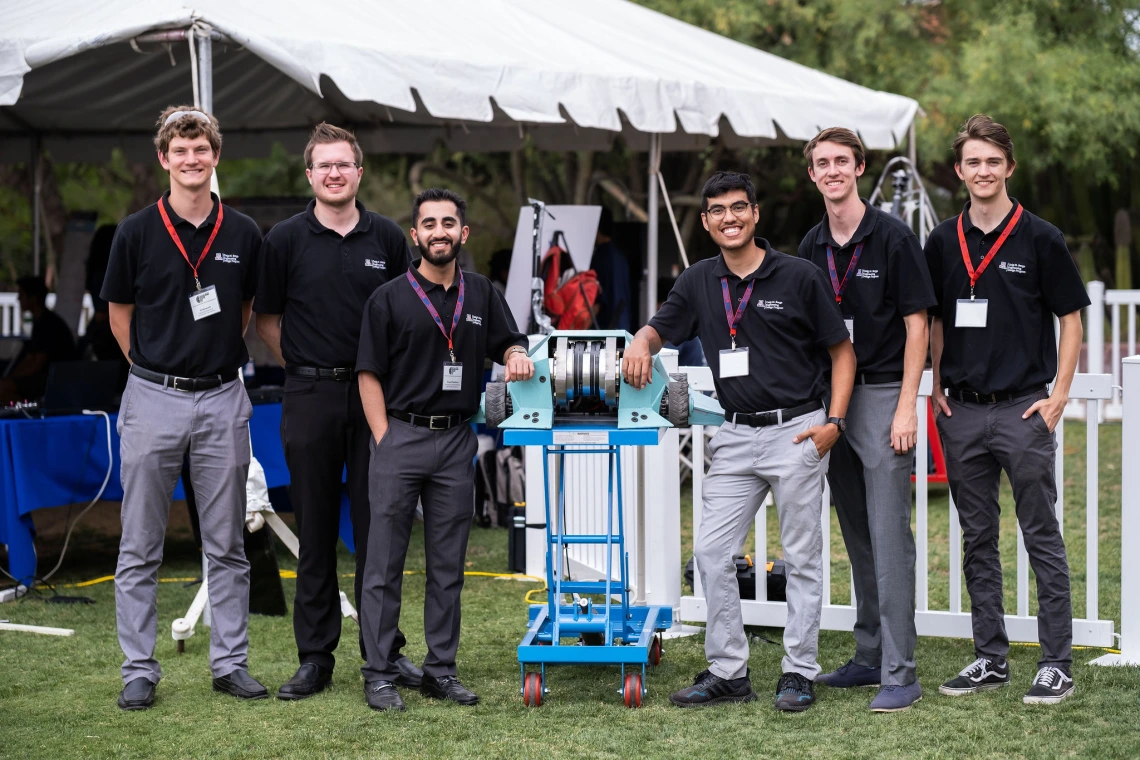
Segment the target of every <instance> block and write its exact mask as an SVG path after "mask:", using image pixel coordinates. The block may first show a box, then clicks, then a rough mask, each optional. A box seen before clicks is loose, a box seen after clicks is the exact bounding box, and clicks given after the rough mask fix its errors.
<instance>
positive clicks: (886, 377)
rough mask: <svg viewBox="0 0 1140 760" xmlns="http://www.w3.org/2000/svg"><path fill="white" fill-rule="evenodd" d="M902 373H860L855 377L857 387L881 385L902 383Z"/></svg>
mask: <svg viewBox="0 0 1140 760" xmlns="http://www.w3.org/2000/svg"><path fill="white" fill-rule="evenodd" d="M902 379H903V373H901V372H860V373H859V374H857V375H855V384H856V385H879V384H880V383H901V382H902Z"/></svg>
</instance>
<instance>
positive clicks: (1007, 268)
mask: <svg viewBox="0 0 1140 760" xmlns="http://www.w3.org/2000/svg"><path fill="white" fill-rule="evenodd" d="M998 269H1000V270H1002V271H1003V272H1009V273H1010V274H1025V265H1024V264H1011V263H1010V262H1008V261H1003V262H1001V263H1000V264H998Z"/></svg>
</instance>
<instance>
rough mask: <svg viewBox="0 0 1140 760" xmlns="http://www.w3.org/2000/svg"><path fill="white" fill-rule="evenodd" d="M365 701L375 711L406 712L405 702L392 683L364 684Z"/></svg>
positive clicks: (371, 682) (376, 682) (372, 682)
mask: <svg viewBox="0 0 1140 760" xmlns="http://www.w3.org/2000/svg"><path fill="white" fill-rule="evenodd" d="M364 701H365V702H367V703H368V706H369V707H371V708H372V709H373V710H379V711H381V712H384V711H386V710H387V711H392V712H403V711H404V700H403V699H402V698H401V697H400V692H398V691H396V687H395V686H394V685H393V684H392V682H391V681H367V682H366V683H365V684H364Z"/></svg>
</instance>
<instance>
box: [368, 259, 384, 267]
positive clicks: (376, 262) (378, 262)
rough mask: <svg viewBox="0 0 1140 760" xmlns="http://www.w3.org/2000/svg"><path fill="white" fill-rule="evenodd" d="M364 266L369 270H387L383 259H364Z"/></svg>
mask: <svg viewBox="0 0 1140 760" xmlns="http://www.w3.org/2000/svg"><path fill="white" fill-rule="evenodd" d="M364 266H366V267H368V268H369V269H387V268H388V262H386V261H384V260H383V259H365V260H364Z"/></svg>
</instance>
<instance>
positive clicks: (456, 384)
mask: <svg viewBox="0 0 1140 760" xmlns="http://www.w3.org/2000/svg"><path fill="white" fill-rule="evenodd" d="M443 389H444V390H445V391H458V390H462V389H463V365H462V364H460V363H459V362H444V363H443Z"/></svg>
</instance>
